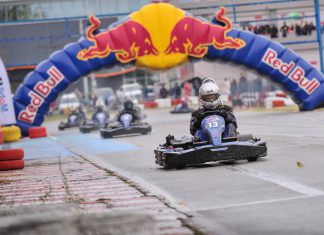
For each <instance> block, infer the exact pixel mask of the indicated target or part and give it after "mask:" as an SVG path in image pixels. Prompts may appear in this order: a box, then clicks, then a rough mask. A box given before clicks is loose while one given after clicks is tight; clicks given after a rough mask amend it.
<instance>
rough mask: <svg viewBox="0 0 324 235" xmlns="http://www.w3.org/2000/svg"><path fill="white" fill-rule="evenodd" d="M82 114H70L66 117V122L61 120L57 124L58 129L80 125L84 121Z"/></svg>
mask: <svg viewBox="0 0 324 235" xmlns="http://www.w3.org/2000/svg"><path fill="white" fill-rule="evenodd" d="M84 119H85V118H84V116H83V115H82V114H80V113H78V114H74V113H72V114H70V115H69V116H68V118H67V121H66V122H63V121H61V122H60V124H59V126H58V129H59V130H60V131H63V130H64V129H66V128H71V127H78V126H80V125H81V124H82V123H83V122H84Z"/></svg>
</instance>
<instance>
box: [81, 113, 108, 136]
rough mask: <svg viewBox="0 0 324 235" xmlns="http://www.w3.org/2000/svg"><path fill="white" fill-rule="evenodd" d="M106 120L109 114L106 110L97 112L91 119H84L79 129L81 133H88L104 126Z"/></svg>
mask: <svg viewBox="0 0 324 235" xmlns="http://www.w3.org/2000/svg"><path fill="white" fill-rule="evenodd" d="M108 121H109V116H108V115H107V113H106V112H98V113H95V114H94V115H93V117H92V120H86V121H84V122H83V124H82V125H81V126H80V127H79V129H80V132H81V133H90V132H91V131H96V130H99V129H100V128H102V127H104V126H105V124H106V123H108Z"/></svg>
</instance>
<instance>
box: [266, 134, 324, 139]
mask: <svg viewBox="0 0 324 235" xmlns="http://www.w3.org/2000/svg"><path fill="white" fill-rule="evenodd" d="M268 135H270V136H285V137H297V138H304V137H308V138H324V136H323V135H303V134H295V135H292V134H283V133H281V134H278V133H266V134H265V135H264V136H268Z"/></svg>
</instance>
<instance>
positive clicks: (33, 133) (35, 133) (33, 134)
mask: <svg viewBox="0 0 324 235" xmlns="http://www.w3.org/2000/svg"><path fill="white" fill-rule="evenodd" d="M28 135H29V138H31V139H33V138H41V137H47V132H46V127H42V126H40V127H31V128H29V129H28Z"/></svg>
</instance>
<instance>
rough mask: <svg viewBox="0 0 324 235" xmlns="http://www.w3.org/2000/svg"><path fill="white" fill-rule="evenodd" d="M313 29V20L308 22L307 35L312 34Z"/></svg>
mask: <svg viewBox="0 0 324 235" xmlns="http://www.w3.org/2000/svg"><path fill="white" fill-rule="evenodd" d="M313 30H316V27H315V25H314V23H313V22H310V24H309V28H308V35H312V32H313Z"/></svg>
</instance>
